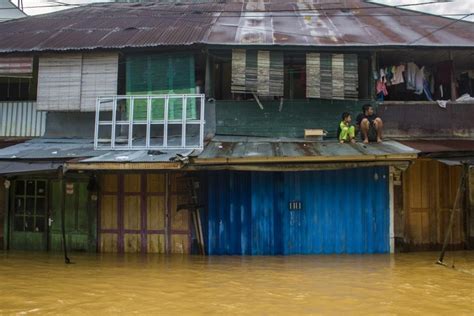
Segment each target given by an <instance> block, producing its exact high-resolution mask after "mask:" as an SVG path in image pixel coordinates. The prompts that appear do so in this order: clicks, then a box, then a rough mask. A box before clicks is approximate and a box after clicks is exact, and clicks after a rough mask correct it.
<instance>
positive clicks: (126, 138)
mask: <svg viewBox="0 0 474 316" xmlns="http://www.w3.org/2000/svg"><path fill="white" fill-rule="evenodd" d="M204 102H205V99H204V94H167V95H133V96H132V95H126V96H123V95H122V96H103V97H98V98H97V102H96V116H95V133H94V148H95V149H96V150H101V149H104V150H147V149H202V148H203V147H204V124H205V120H204Z"/></svg>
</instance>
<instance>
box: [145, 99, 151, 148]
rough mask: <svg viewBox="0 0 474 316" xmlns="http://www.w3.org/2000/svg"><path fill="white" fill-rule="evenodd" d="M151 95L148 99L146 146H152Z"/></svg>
mask: <svg viewBox="0 0 474 316" xmlns="http://www.w3.org/2000/svg"><path fill="white" fill-rule="evenodd" d="M150 124H151V96H147V99H146V145H145V146H146V148H147V149H149V148H150V137H151V135H150V133H151V125H150Z"/></svg>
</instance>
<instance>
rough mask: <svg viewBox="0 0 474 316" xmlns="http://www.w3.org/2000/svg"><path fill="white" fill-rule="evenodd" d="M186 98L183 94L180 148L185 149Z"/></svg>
mask: <svg viewBox="0 0 474 316" xmlns="http://www.w3.org/2000/svg"><path fill="white" fill-rule="evenodd" d="M187 101H188V98H187V97H186V95H184V94H183V101H182V102H183V110H182V111H181V147H182V148H186V115H187V114H186V111H187V108H186V107H187V105H188V102H187Z"/></svg>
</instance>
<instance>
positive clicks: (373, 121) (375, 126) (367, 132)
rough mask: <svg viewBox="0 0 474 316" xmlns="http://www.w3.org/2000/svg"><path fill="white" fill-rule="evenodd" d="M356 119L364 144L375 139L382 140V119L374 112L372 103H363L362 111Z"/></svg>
mask: <svg viewBox="0 0 474 316" xmlns="http://www.w3.org/2000/svg"><path fill="white" fill-rule="evenodd" d="M356 121H357V127H358V128H359V129H360V136H361V137H362V141H363V142H364V144H368V143H369V142H375V141H376V142H377V143H381V142H382V128H383V122H382V119H381V118H380V117H378V116H377V114H375V113H374V108H373V107H372V105H370V104H364V106H363V107H362V113H361V114H359V115H358V116H357V120H356Z"/></svg>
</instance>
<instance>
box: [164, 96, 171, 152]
mask: <svg viewBox="0 0 474 316" xmlns="http://www.w3.org/2000/svg"><path fill="white" fill-rule="evenodd" d="M169 101H170V97H169V95H166V96H165V112H164V117H163V120H164V121H163V128H164V130H163V148H166V147H168V108H169Z"/></svg>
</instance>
